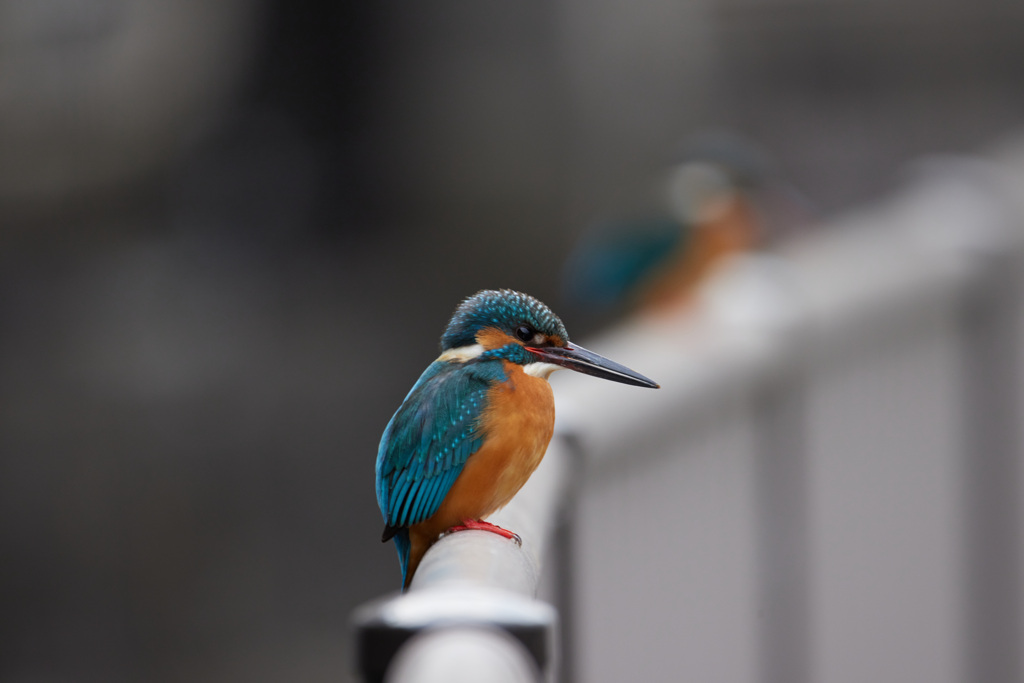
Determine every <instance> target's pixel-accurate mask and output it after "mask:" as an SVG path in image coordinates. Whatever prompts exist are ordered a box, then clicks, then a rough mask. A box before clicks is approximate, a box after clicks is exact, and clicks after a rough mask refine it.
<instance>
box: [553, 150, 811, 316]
mask: <svg viewBox="0 0 1024 683" xmlns="http://www.w3.org/2000/svg"><path fill="white" fill-rule="evenodd" d="M661 186H662V188H661V189H662V192H663V196H662V198H661V199H660V201H659V202H658V203H659V204H660V205H661V208H659V209H657V210H653V211H650V212H641V213H639V214H638V215H636V216H635V217H633V218H622V219H617V220H611V221H606V222H601V223H597V224H595V225H594V226H593V227H591V228H589V229H588V230H587V231H586V232H585V233H584V234H583V235H582V237H581V238H580V240H579V241H578V242H577V244H576V246H575V247H574V248H573V251H572V253H571V254H570V255H569V258H568V259H567V261H566V264H565V268H564V270H563V276H562V281H563V292H564V296H565V300H566V302H567V303H568V304H570V305H572V306H575V307H576V308H578V309H580V310H581V311H588V312H590V313H592V314H603V313H609V312H613V311H615V310H619V311H621V310H623V309H630V310H641V311H651V312H655V313H657V312H671V311H674V310H675V309H676V308H677V307H678V306H679V305H680V304H685V303H686V302H687V301H689V300H690V299H691V298H692V295H693V293H694V292H695V291H696V289H697V288H698V287H699V285H700V284H701V283H702V282H703V281H704V279H705V278H706V277H707V276H708V275H709V274H710V273H711V272H712V271H713V270H714V269H715V268H717V267H718V266H719V265H720V264H721V263H722V262H723V261H724V260H725V259H726V258H727V257H729V256H731V255H733V254H736V253H740V252H745V251H750V250H755V249H763V248H765V247H767V246H769V245H770V244H772V243H773V242H775V241H777V240H778V239H779V238H780V237H782V236H784V232H785V231H787V230H789V229H792V228H796V227H801V226H802V225H804V224H806V223H807V221H808V219H809V218H810V217H811V216H812V214H813V212H812V211H811V209H809V208H808V207H809V202H807V201H806V200H805V199H804V197H803V196H802V195H801V194H800V193H799V192H798V191H797V190H796V189H795V188H794V187H793V186H792V185H791V184H790V183H789V182H787V181H785V180H784V179H783V178H782V174H781V173H780V172H778V171H777V170H776V169H775V166H774V164H773V163H772V162H771V160H770V159H769V157H768V155H767V154H766V153H765V152H763V151H762V150H761V149H760V148H758V147H757V146H755V145H754V144H753V143H750V142H748V141H746V140H743V139H742V138H741V137H740V136H738V135H736V134H734V133H732V132H729V131H722V130H716V131H706V132H704V133H700V134H697V135H694V136H692V137H691V138H690V139H688V140H687V141H686V142H685V143H684V144H683V146H682V148H681V150H680V151H679V153H678V154H677V159H676V161H675V163H673V164H671V165H670V166H669V167H668V168H667V170H666V171H665V173H664V177H663V180H662V183H661Z"/></svg>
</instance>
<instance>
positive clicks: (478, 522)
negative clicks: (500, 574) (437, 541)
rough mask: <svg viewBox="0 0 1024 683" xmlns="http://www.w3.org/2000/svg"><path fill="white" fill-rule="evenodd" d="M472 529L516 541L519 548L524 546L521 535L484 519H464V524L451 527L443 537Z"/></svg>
mask: <svg viewBox="0 0 1024 683" xmlns="http://www.w3.org/2000/svg"><path fill="white" fill-rule="evenodd" d="M470 529H476V530H478V531H490V532H491V533H492V534H498V535H499V536H501V537H503V538H507V539H509V540H510V541H515V544H516V545H518V546H522V545H523V539H522V538H520V536H519V534H517V533H515V532H512V531H509V530H508V529H502V528H501V527H500V526H498V525H497V524H491V523H490V522H485V521H483V520H482V519H464V520H462V524H456V525H455V526H453V527H451V528H450V529H448V530H447V531H445V532H444V533H443V534H441V535H442V536H447V535H448V534H453V533H455V532H456V531H468V530H470Z"/></svg>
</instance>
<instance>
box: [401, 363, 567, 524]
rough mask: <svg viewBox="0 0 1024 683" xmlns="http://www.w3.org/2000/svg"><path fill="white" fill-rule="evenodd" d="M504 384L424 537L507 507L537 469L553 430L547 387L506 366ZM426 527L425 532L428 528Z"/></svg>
mask: <svg viewBox="0 0 1024 683" xmlns="http://www.w3.org/2000/svg"><path fill="white" fill-rule="evenodd" d="M505 371H506V373H507V375H508V380H507V381H506V382H504V383H501V384H498V385H497V386H495V387H494V388H492V389H491V391H490V394H489V396H488V399H489V402H488V408H487V410H486V411H485V412H484V414H483V416H482V418H481V426H482V428H483V430H484V433H485V434H486V437H485V439H484V443H483V445H482V446H481V447H480V450H478V451H477V452H476V453H474V454H473V455H471V456H470V457H469V460H468V461H467V462H466V465H465V467H464V468H463V470H462V473H461V474H460V475H459V478H458V479H456V480H455V483H454V484H453V485H452V488H451V490H450V491H448V495H447V496H445V499H444V501H443V502H442V503H441V506H440V507H439V508H438V510H437V512H436V513H434V515H433V516H432V517H431V518H430V519H428V520H426V521H425V522H424V523H423V525H417V526H423V527H424V528H423V531H424V532H426V533H429V534H431V535H435V536H436V534H439V533H441V532H443V531H444V530H446V529H448V528H449V527H451V526H453V525H455V524H459V523H460V522H462V520H464V519H480V518H482V517H486V516H487V515H489V514H491V513H493V512H495V511H496V510H498V509H500V508H502V507H504V506H505V504H507V503H508V502H509V501H510V500H512V497H513V496H514V495H515V494H516V492H518V491H519V489H520V488H522V486H523V484H525V483H526V480H527V479H529V478H530V475H531V474H533V471H534V470H535V469H537V465H539V464H540V461H541V459H542V458H543V457H544V452H545V451H546V450H547V447H548V443H549V442H550V441H551V435H552V433H553V432H554V428H555V403H554V397H553V395H552V393H551V385H550V384H548V382H547V380H543V379H540V378H537V377H533V376H531V375H527V374H526V373H525V372H523V369H522V367H521V366H519V365H516V364H514V363H509V362H508V361H505ZM427 527H429V528H427Z"/></svg>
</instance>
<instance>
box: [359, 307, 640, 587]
mask: <svg viewBox="0 0 1024 683" xmlns="http://www.w3.org/2000/svg"><path fill="white" fill-rule="evenodd" d="M559 368H569V369H571V370H575V371H577V372H582V373H586V374H589V375H593V376H595V377H601V378H604V379H609V380H613V381H615V382H621V383H623V384H631V385H634V386H639V387H651V388H658V384H657V383H655V382H654V381H653V380H651V379H648V378H647V377H644V376H643V375H641V374H639V373H637V372H634V371H633V370H630V369H629V368H627V367H625V366H623V365H619V364H618V363H615V362H614V361H611V360H609V359H607V358H605V357H603V356H600V355H598V354H596V353H593V352H592V351H588V350H586V349H584V348H583V347H581V346H579V345H578V344H572V343H570V342H569V335H568V333H567V332H566V331H565V325H564V324H562V321H561V320H559V318H558V316H556V315H555V314H554V313H553V312H552V311H551V309H550V308H548V307H547V306H545V305H544V304H542V303H541V302H540V301H538V300H537V299H535V298H533V297H532V296H529V295H527V294H523V293H521V292H516V291H513V290H510V289H501V290H483V291H480V292H478V293H476V294H474V295H473V296H471V297H469V298H467V299H466V300H465V301H463V302H462V303H461V304H460V305H459V307H458V308H457V309H456V310H455V313H454V315H453V316H452V318H451V320H450V321H449V323H448V326H447V328H446V329H445V331H444V334H443V335H442V336H441V355H440V356H439V357H438V358H437V360H435V361H434V362H433V363H431V364H430V365H429V366H428V367H427V369H426V370H425V371H424V372H423V374H422V375H421V376H420V378H419V380H418V381H417V382H416V384H414V385H413V387H412V390H410V391H409V394H408V395H407V396H406V397H405V400H404V401H403V402H402V405H401V406H400V407H399V408H398V411H397V412H396V413H395V414H394V416H393V417H392V418H391V421H390V422H388V425H387V427H386V428H385V429H384V435H383V436H382V437H381V441H380V448H379V449H378V451H377V467H376V473H377V503H378V504H379V505H380V510H381V513H382V514H383V515H384V534H383V536H382V538H381V540H382V541H384V542H386V541H388V540H391V539H394V542H395V546H396V548H397V549H398V559H399V564H400V566H401V570H402V589H403V590H405V589H406V588H407V587H408V586H409V582H410V581H411V580H412V577H413V575H414V574H415V573H416V568H417V567H418V566H419V564H420V560H421V559H422V558H423V555H424V553H426V551H427V549H428V548H429V547H430V546H431V545H433V544H434V542H435V541H437V539H438V538H439V537H440V536H441V535H443V534H445V533H450V532H455V531H461V530H465V529H482V530H485V531H491V532H494V533H496V534H499V535H501V536H504V537H505V538H509V539H512V540H514V541H518V540H519V539H518V536H516V535H515V534H514V533H512V532H510V531H508V530H506V529H503V528H501V527H499V526H496V525H494V524H490V523H488V522H486V521H483V520H484V518H486V517H487V516H488V515H490V514H492V513H494V512H496V511H497V510H499V509H501V508H502V507H504V506H505V504H507V503H508V502H509V501H510V500H511V499H512V497H513V496H514V495H515V494H516V492H517V491H519V489H520V488H522V486H523V484H525V483H526V480H527V479H529V477H530V475H531V474H532V473H533V471H534V470H535V469H536V468H537V466H538V465H539V464H540V461H541V459H542V458H543V456H544V452H545V450H546V449H547V446H548V442H549V441H551V436H552V434H553V432H554V424H555V405H554V397H553V395H552V392H551V385H550V384H548V378H549V377H550V375H551V373H552V372H554V371H555V370H557V369H559Z"/></svg>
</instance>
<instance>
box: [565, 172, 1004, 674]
mask: <svg viewBox="0 0 1024 683" xmlns="http://www.w3.org/2000/svg"><path fill="white" fill-rule="evenodd" d="M1020 162H1021V163H1022V164H1024V157H1021V159H1020ZM1011 166H1012V164H1011ZM1013 184H1014V175H1013V172H1012V169H1011V168H1006V167H1003V168H1001V167H997V166H991V165H986V164H982V163H981V162H968V161H962V160H961V161H953V160H947V161H945V162H941V163H940V162H934V163H932V164H931V165H930V167H929V168H928V169H927V170H926V171H922V172H921V173H920V174H919V175H918V177H917V179H916V180H915V181H913V182H912V183H911V184H910V185H909V186H908V187H907V188H905V189H904V190H903V191H901V192H900V193H899V194H898V195H896V196H895V197H894V198H893V199H891V200H889V201H886V202H883V203H879V204H878V205H876V206H874V207H871V208H870V209H868V210H865V211H862V212H860V213H858V214H856V215H852V216H850V217H848V218H846V219H844V220H842V221H837V222H836V224H834V225H829V226H824V227H823V228H822V230H821V231H819V232H818V233H817V234H815V235H813V236H810V237H808V238H807V239H805V240H803V241H802V242H800V243H798V244H794V245H791V246H790V247H789V248H787V249H785V250H783V251H781V252H780V253H779V254H777V255H776V256H774V257H772V258H768V257H753V258H748V259H743V260H740V261H737V262H735V263H734V264H732V266H731V269H730V271H729V272H723V273H722V274H721V276H720V277H719V278H718V279H717V280H716V281H715V282H713V283H711V284H710V285H709V288H708V290H707V292H706V293H705V296H704V297H703V299H702V303H701V305H700V306H699V307H698V308H697V310H695V311H693V312H692V315H691V316H689V317H688V319H687V321H686V322H683V321H681V320H676V321H646V322H644V323H641V324H638V325H637V326H635V327H634V328H631V329H628V330H619V331H617V332H616V333H614V334H611V335H609V336H607V337H606V338H604V339H601V340H597V341H593V342H592V343H591V346H592V347H593V348H595V349H596V350H597V351H598V352H601V353H606V354H607V355H609V356H611V357H615V358H618V359H620V360H621V361H622V362H624V363H626V364H627V365H630V366H631V367H637V368H640V369H641V371H643V372H645V373H647V374H649V375H650V376H652V377H657V378H658V379H659V381H661V382H662V386H663V387H664V388H663V390H662V391H661V392H659V393H658V394H657V395H654V396H647V395H644V396H637V398H636V400H632V401H630V402H629V403H625V404H624V402H623V400H622V398H621V397H619V396H617V395H613V394H612V392H611V391H609V390H608V389H607V388H605V387H593V386H590V385H586V386H584V384H583V383H582V382H580V381H578V380H577V379H576V378H574V377H565V378H559V379H560V380H561V382H562V386H560V387H558V388H557V389H556V395H557V396H558V397H559V399H560V400H561V401H562V402H563V403H564V404H565V405H564V406H563V405H562V404H560V405H559V408H560V409H562V413H563V414H564V413H567V412H569V413H571V414H572V416H573V419H574V422H575V427H576V429H577V430H578V431H579V433H580V434H581V439H582V448H583V452H584V455H585V459H584V462H586V463H587V464H588V468H587V474H586V482H585V483H584V485H583V486H582V487H581V489H580V495H579V498H578V505H577V509H576V514H575V516H574V518H573V526H572V529H573V545H574V558H573V563H572V568H571V571H572V572H573V574H572V576H573V581H572V586H573V587H574V589H575V592H574V595H573V597H572V599H571V601H570V603H571V604H572V605H573V606H574V607H573V610H572V613H571V614H568V615H565V618H566V619H567V620H568V621H569V622H570V623H571V630H572V632H573V633H574V634H575V642H574V644H573V648H574V651H575V653H576V659H575V663H574V666H575V668H576V671H577V672H578V680H580V681H587V682H588V683H599V682H600V681H621V680H653V681H658V680H673V681H674V680H695V681H697V680H699V681H705V680H722V681H759V682H760V681H770V682H782V681H790V682H793V683H800V682H801V681H814V682H825V683H831V682H841V681H851V682H852V681H866V680H870V681H963V680H971V681H996V680H998V681H1015V680H1020V679H1021V670H1022V666H1021V661H1020V659H1019V658H1020V652H1021V650H1022V648H1021V647H1020V645H1021V644H1022V643H1021V628H1020V623H1019V622H1020V613H1021V605H1022V590H1021V589H1022V586H1021V581H1022V578H1024V577H1022V575H1021V572H1020V571H1019V567H1020V566H1021V557H1020V552H1021V544H1020V539H1019V529H1020V528H1021V524H1022V519H1021V511H1020V506H1019V505H1018V498H1019V494H1020V491H1021V484H1022V481H1021V475H1020V462H1019V461H1020V458H1021V454H1022V451H1021V448H1020V443H1021V432H1020V424H1021V422H1022V420H1021V417H1022V412H1021V402H1020V396H1019V394H1020V392H1021V388H1022V387H1024V382H1022V381H1021V379H1022V376H1021V374H1020V373H1021V351H1022V348H1021V343H1020V340H1021V339H1022V338H1024V335H1022V331H1024V330H1022V329H1021V318H1022V313H1024V310H1022V307H1024V296H1022V287H1024V285H1022V283H1024V279H1022V278H1024V265H1022V264H1024V261H1022V258H1021V242H1022V237H1024V230H1022V226H1024V213H1022V212H1020V211H1019V206H1015V205H1014V202H1015V199H1016V198H1017V197H1019V196H1022V195H1024V183H1019V184H1018V185H1017V187H1018V188H1019V191H1014V190H1013V189H1012V185H1013ZM1008 188H1010V189H1009V190H1008ZM556 381H558V380H556ZM652 393H653V392H652ZM563 408H564V409H563Z"/></svg>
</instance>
